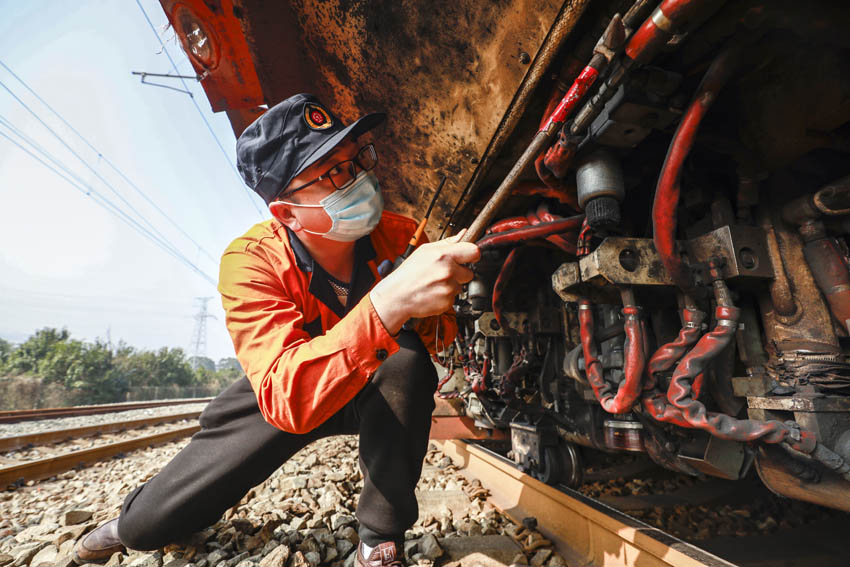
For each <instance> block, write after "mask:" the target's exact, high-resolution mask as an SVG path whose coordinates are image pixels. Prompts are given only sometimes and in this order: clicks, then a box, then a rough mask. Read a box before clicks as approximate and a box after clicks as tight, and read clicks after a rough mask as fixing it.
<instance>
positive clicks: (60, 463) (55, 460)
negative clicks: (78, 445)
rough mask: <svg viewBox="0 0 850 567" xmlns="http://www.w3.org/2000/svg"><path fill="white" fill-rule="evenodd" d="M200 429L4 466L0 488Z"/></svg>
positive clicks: (198, 427)
mask: <svg viewBox="0 0 850 567" xmlns="http://www.w3.org/2000/svg"><path fill="white" fill-rule="evenodd" d="M200 428H201V426H200V425H198V424H197V423H196V424H193V425H190V426H187V427H181V428H179V429H172V430H170V431H165V432H162V433H156V434H154V435H146V436H144V437H136V438H134V439H128V440H127V441H118V442H115V443H108V444H105V445H100V446H99V447H92V448H91V449H81V450H79V451H73V452H70V453H64V454H62V455H55V456H52V457H45V458H44V459H38V460H35V461H28V462H25V463H17V464H13V465H7V466H5V467H2V468H0V488H5V487H7V486H14V485H17V484H20V483H22V482H26V481H28V480H39V479H42V478H49V477H51V476H55V475H57V474H59V473H62V472H65V471H68V470H71V469H73V468H76V467H81V466H85V465H88V464H91V463H95V462H97V461H102V460H105V459H108V458H110V457H114V456H115V455H118V454H119V453H126V452H127V451H133V450H135V449H141V448H145V447H151V446H153V445H159V444H161V443H167V442H169V441H174V440H176V439H181V438H183V437H188V436H189V435H192V434H194V433H195V432H197V431H198V430H200Z"/></svg>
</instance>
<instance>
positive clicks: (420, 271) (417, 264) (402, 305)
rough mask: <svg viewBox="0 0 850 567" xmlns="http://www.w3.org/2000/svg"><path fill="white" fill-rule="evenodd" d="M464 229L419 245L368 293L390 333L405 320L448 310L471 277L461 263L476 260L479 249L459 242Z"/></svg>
mask: <svg viewBox="0 0 850 567" xmlns="http://www.w3.org/2000/svg"><path fill="white" fill-rule="evenodd" d="M465 232H466V230H465V229H464V230H462V231H460V232H459V233H458V234H456V235H454V236H452V237H449V238H446V239H443V240H439V241H437V242H431V243H428V244H423V245H422V246H420V247H419V248H417V249H416V250H415V251H414V252H413V254H411V255H410V257H409V258H408V259H407V260H405V261H404V262H402V264H401V265H400V266H399V267H398V268H397V269H396V270H395V271H394V272H393V273H391V274H390V275H388V276H387V277H386V278H384V279H383V280H381V281H380V282H379V283H378V285H376V286H375V287H374V288H372V291H371V292H369V298H370V299H371V300H372V305H373V306H374V308H375V311H376V312H377V314H378V317H380V318H381V321H382V322H383V323H384V327H386V329H387V331H389V333H390V334H391V335H394V334H396V333H397V332H399V331H400V330H401V326H402V325H403V324H404V322H405V321H407V320H408V319H411V318H422V317H429V316H431V315H438V314H440V313H444V312H446V311H448V310H449V308H450V307H451V306H452V303H453V302H454V298H455V296H456V295H457V294H458V293H459V292H460V289H461V286H462V285H463V284H465V283H467V282H469V281H470V280H472V277H473V273H472V270H470V269H469V268H467V267H465V266H463V264H468V263H471V262H476V261H477V260H478V259H479V258H480V257H481V251H480V250H478V246H476V245H475V244H473V243H471V242H459V240H460V239H461V238H462V237H463V235H464V233H465Z"/></svg>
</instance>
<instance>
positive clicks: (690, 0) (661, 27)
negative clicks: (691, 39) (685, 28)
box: [626, 0, 705, 65]
mask: <svg viewBox="0 0 850 567" xmlns="http://www.w3.org/2000/svg"><path fill="white" fill-rule="evenodd" d="M704 3H705V2H700V1H699V0H696V1H695V0H664V1H663V2H662V3H661V4H660V5H659V6H658V7H657V8H656V9H655V11H654V12H652V15H651V16H650V17H649V18H647V19H646V21H644V22H643V25H641V26H640V27H639V28H638V29H637V30H636V31H635V33H634V34H633V35H632V37H631V38H630V39H629V42H628V43H627V44H626V55H627V56H628V57H629V58H630V59H631V60H633V61H634V62H635V63H639V64H641V65H645V64H646V63H648V62H649V61H650V60H651V59H652V58H653V57H655V55H657V54H658V52H659V51H660V50H661V48H662V47H664V45H666V44H667V42H668V41H669V40H670V38H671V37H673V34H674V33H675V32H676V29H677V28H680V27H681V26H682V24H684V23H685V20H686V19H687V18H688V17H689V16H690V15H691V14H692V13H693V12H694V9H695V8H698V7H699V5H700V4H704Z"/></svg>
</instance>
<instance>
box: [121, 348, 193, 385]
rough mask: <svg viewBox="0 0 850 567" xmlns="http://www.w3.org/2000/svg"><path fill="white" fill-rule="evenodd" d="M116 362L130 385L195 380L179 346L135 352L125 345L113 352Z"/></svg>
mask: <svg viewBox="0 0 850 567" xmlns="http://www.w3.org/2000/svg"><path fill="white" fill-rule="evenodd" d="M116 365H117V368H118V369H119V370H120V371H121V373H122V375H123V376H124V377H125V378H126V380H127V384H128V385H129V387H130V388H150V387H157V386H192V385H193V384H194V383H195V374H194V372H192V367H191V366H189V363H188V362H186V359H185V357H184V355H183V350H182V349H179V348H167V347H163V348H161V349H159V350H158V351H141V352H135V351H133V350H132V349H130V348H129V347H127V348H125V350H124V351H122V352H119V353H118V354H117V355H116Z"/></svg>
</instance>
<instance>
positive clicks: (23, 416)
mask: <svg viewBox="0 0 850 567" xmlns="http://www.w3.org/2000/svg"><path fill="white" fill-rule="evenodd" d="M210 400H212V398H179V399H172V400H153V401H147V402H124V403H120V404H102V405H96V406H69V407H66V408H36V409H27V410H5V411H0V423H17V422H19V421H33V420H37V419H51V418H54V417H73V416H78V415H95V414H100V413H113V412H119V411H127V410H134V409H146V408H157V407H163V406H175V405H181V404H201V403H207V402H209V401H210Z"/></svg>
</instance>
